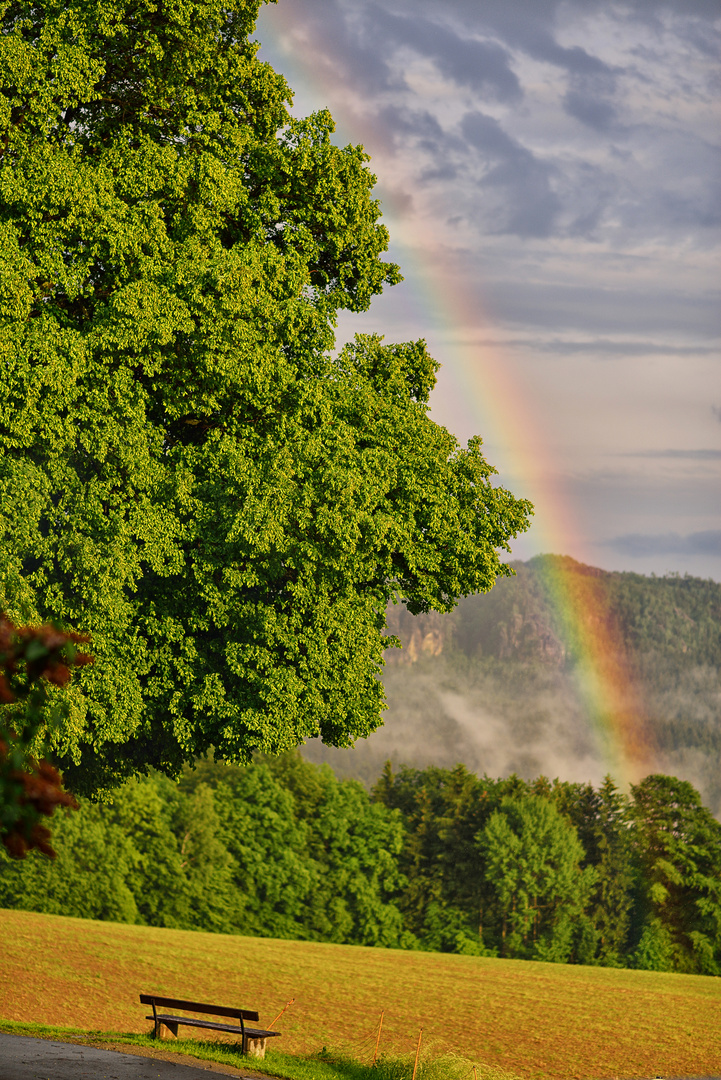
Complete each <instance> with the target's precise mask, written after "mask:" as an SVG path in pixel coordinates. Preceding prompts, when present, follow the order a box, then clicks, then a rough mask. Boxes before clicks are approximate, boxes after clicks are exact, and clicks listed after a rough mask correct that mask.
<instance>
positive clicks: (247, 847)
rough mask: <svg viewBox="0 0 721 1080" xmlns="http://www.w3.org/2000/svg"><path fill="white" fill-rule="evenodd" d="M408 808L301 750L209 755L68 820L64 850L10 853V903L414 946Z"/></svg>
mask: <svg viewBox="0 0 721 1080" xmlns="http://www.w3.org/2000/svg"><path fill="white" fill-rule="evenodd" d="M403 836H404V830H403V826H402V823H401V821H400V817H399V815H398V814H396V813H394V812H392V811H389V810H387V809H385V807H383V806H381V805H380V804H377V803H372V802H371V800H370V798H369V796H368V794H367V792H366V791H365V790H364V789H363V788H362V787H361V785H360V784H357V783H355V782H354V781H345V782H339V781H337V780H336V778H335V777H334V776H333V774H332V773H331V771H330V769H327V768H324V769H316V768H314V767H313V766H311V765H308V764H306V763H305V762H303V761H301V760H300V759H296V758H295V757H294V756H291V757H290V758H288V759H284V758H281V759H278V760H274V761H272V762H271V763H259V764H256V765H251V766H248V767H246V768H240V767H236V766H221V765H216V764H214V763H213V762H211V761H207V760H206V761H201V762H200V763H199V765H198V768H197V769H196V770H194V771H190V770H188V771H187V772H186V773H184V775H183V779H182V782H181V784H180V785H177V784H173V783H172V782H171V781H170V780H168V779H167V777H164V776H162V775H157V774H156V775H154V776H152V777H148V778H145V779H143V780H133V781H130V782H129V783H127V784H126V785H125V786H124V787H123V788H121V789H120V790H119V791H118V792H117V793H116V797H115V801H114V803H113V804H111V805H107V804H93V803H90V802H85V803H83V805H82V806H81V809H80V811H79V812H77V813H76V814H74V815H71V816H70V817H67V816H63V817H62V818H61V819H60V821H59V822H58V826H57V829H56V835H55V842H56V844H57V850H58V858H57V862H56V863H51V862H50V861H48V860H47V859H43V858H39V857H38V858H30V859H28V860H27V863H26V864H23V865H22V866H15V865H13V863H12V862H11V860H10V859H8V858H5V859H3V860H2V861H1V862H0V907H19V908H28V909H30V910H34V911H45V912H48V913H51V914H66V915H76V916H79V917H85V918H97V919H111V920H117V921H123V922H137V923H142V924H146V925H150V926H166V927H173V928H187V929H203V930H211V931H215V932H219V933H241V934H250V935H258V936H267V937H276V938H300V939H307V940H318V941H336V942H351V943H355V944H359V945H381V946H390V947H413V946H414V945H415V939H414V937H413V935H412V934H410V933H408V931H407V930H405V929H404V926H403V919H402V915H401V913H400V911H399V909H398V908H397V907H396V905H395V904H394V903H393V900H394V898H395V896H396V894H397V893H398V891H399V890H400V889H401V888H402V887H403V886H404V885H405V879H404V878H403V877H402V875H401V873H400V872H399V868H398V862H397V860H398V855H399V853H400V850H401V847H402V844H403Z"/></svg>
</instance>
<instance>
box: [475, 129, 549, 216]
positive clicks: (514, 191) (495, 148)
mask: <svg viewBox="0 0 721 1080" xmlns="http://www.w3.org/2000/svg"><path fill="white" fill-rule="evenodd" d="M461 131H462V133H463V135H464V137H465V139H466V141H467V143H468V144H469V145H470V146H472V147H473V148H474V149H475V150H476V151H477V153H478V156H479V157H480V158H481V160H482V162H483V164H484V165H485V166H486V167H487V168H486V171H485V173H484V174H483V176H482V177H481V179H480V180H479V181H478V183H479V186H481V187H485V188H498V189H500V190H501V192H502V193H503V199H504V202H505V204H506V206H505V220H502V221H500V222H497V223H496V224H495V225H494V226H491V227H490V229H489V231H491V232H493V233H496V234H503V233H515V234H516V235H518V236H548V235H549V234H550V232H551V231H552V228H553V224H554V221H555V219H556V216H557V215H558V213H559V211H560V208H561V207H560V202H559V199H558V196H557V195H556V194H555V192H554V191H553V190H552V187H551V176H552V174H553V169H552V168H551V167H550V166H549V165H548V164H546V162H544V161H541V160H539V159H538V158H537V157H535V156H534V154H533V153H531V151H530V150H528V149H527V148H526V147H525V146H523V145H521V143H520V142H518V141H517V140H516V139H513V138H511V136H510V135H508V134H507V133H506V132H505V131H504V130H503V128H502V127H501V125H500V123H499V122H498V120H496V119H495V118H494V117H492V116H487V115H485V114H484V113H481V112H477V111H472V112H467V113H466V114H465V116H464V117H463V119H462V121H461Z"/></svg>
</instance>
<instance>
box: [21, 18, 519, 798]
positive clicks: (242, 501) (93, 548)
mask: <svg viewBox="0 0 721 1080" xmlns="http://www.w3.org/2000/svg"><path fill="white" fill-rule="evenodd" d="M259 6H260V0H223V2H220V0H173V2H172V3H162V4H161V3H160V2H159V0H50V2H47V3H44V2H32V0H30V2H26V0H24V2H22V3H14V2H10V3H8V2H4V3H0V12H2V34H1V35H0V73H1V76H2V79H1V82H2V92H1V93H0V129H1V130H0V155H1V157H0V369H1V370H0V445H1V451H0V565H1V566H2V582H1V588H0V606H2V607H4V608H5V609H6V610H7V611H8V612H9V613H10V614H11V615H13V616H14V617H15V618H16V619H17V620H19V621H23V622H29V621H34V620H46V619H53V620H56V621H59V622H60V623H61V624H64V625H67V626H69V627H72V628H73V629H76V630H82V631H83V632H89V633H90V634H91V635H92V641H93V650H94V653H95V655H96V662H95V664H94V666H93V667H92V668H87V669H86V670H85V671H84V672H83V673H82V677H81V678H79V679H78V680H77V683H76V684H75V686H74V688H73V689H72V691H71V690H65V691H63V692H62V693H63V695H64V704H65V709H66V722H65V725H64V727H63V728H62V733H61V736H60V737H59V740H58V741H57V744H56V747H55V752H56V757H57V760H58V761H59V763H60V764H61V765H63V767H64V768H65V772H66V780H67V781H68V782H69V783H70V785H71V786H72V787H74V788H75V789H76V790H80V791H82V790H92V789H93V788H97V787H98V786H102V785H108V784H114V783H117V782H118V781H119V780H120V779H122V778H123V777H124V776H127V775H129V774H131V773H133V772H135V771H138V770H140V771H142V770H143V769H144V768H146V767H147V766H148V765H149V764H150V765H154V766H156V767H158V768H160V769H163V770H165V771H167V772H169V773H171V774H172V773H174V772H177V770H178V769H179V768H180V766H181V765H182V762H183V761H187V760H190V759H191V758H193V757H194V756H195V755H196V754H198V753H202V752H204V751H205V750H207V749H208V748H209V747H214V748H215V750H216V752H217V753H219V754H220V755H222V756H224V757H226V758H228V759H233V760H237V761H245V760H247V759H248V757H249V755H250V754H252V752H253V751H256V750H262V751H267V752H279V751H281V750H283V749H285V748H288V747H290V746H293V745H295V744H297V743H298V742H299V741H302V740H304V739H306V738H309V737H311V736H315V735H317V734H319V733H320V734H321V735H322V737H323V738H324V739H325V740H326V741H327V742H330V743H332V744H334V745H347V744H349V743H350V742H352V740H353V739H354V738H356V737H357V736H359V735H366V734H368V733H369V732H370V731H372V730H373V729H374V728H375V727H376V726H377V725H378V724H379V722H380V712H381V708H382V687H381V685H380V683H379V682H378V679H377V675H378V672H379V670H380V666H381V662H382V661H381V657H382V650H383V647H384V644H387V642H384V640H383V636H382V633H383V628H384V611H385V608H386V605H387V603H388V602H389V600H390V599H391V598H394V597H398V598H401V599H403V600H405V602H406V603H407V604H408V607H409V608H410V610H411V611H413V612H421V611H426V610H428V609H431V608H433V609H436V610H447V609H449V608H450V607H451V606H452V604H453V602H454V598H455V597H457V596H459V595H462V594H467V593H471V592H476V591H480V590H486V589H489V588H490V587H491V586H492V585H493V582H494V581H495V579H496V578H497V576H498V575H499V574H503V573H506V569H505V567H504V566H503V565H502V564H501V562H500V560H499V551H503V550H508V543H509V539H510V538H511V537H513V536H515V535H516V534H517V532H518V531H520V530H523V529H525V528H526V527H527V523H528V515H529V513H530V506H529V504H528V503H526V502H524V501H522V500H517V499H515V498H514V497H513V496H512V495H511V494H510V493H509V492H507V491H505V490H503V489H501V488H498V487H494V486H493V483H492V473H493V472H494V470H493V469H492V468H491V467H490V466H489V465H488V464H487V462H486V461H485V460H484V457H483V455H482V453H481V449H480V441H479V440H474V441H472V442H471V443H470V444H469V445H468V448H467V449H462V448H460V447H459V446H458V444H457V442H456V440H455V439H454V438H453V436H452V435H451V434H449V432H448V431H446V430H445V429H443V428H442V427H439V426H438V425H436V424H434V423H433V422H432V421H431V420H430V418H429V416H428V411H427V410H428V397H429V394H430V391H431V389H432V387H433V385H434V381H435V373H436V365H435V363H434V362H433V360H432V359H431V358H430V356H429V355H428V353H427V351H426V348H425V345H424V343H423V342H415V343H407V344H400V345H384V344H383V342H382V341H381V340H380V339H379V338H376V337H372V336H371V337H359V338H357V339H356V340H355V342H354V343H352V344H350V345H347V346H346V347H345V348H343V349H342V350H341V351H340V352H339V353H336V352H335V351H334V344H335V343H334V325H335V317H336V312H337V311H338V309H340V308H346V309H351V310H353V311H361V310H365V309H366V308H367V307H368V305H369V303H370V300H371V298H372V297H373V296H374V295H375V294H377V293H379V292H380V291H381V290H382V288H383V286H384V285H385V284H393V283H395V282H397V281H398V280H400V275H399V271H398V268H397V267H396V266H395V265H393V264H392V263H388V262H384V261H383V259H382V258H381V254H382V252H383V251H384V250H385V249H386V246H387V233H386V230H385V228H384V227H383V226H382V225H380V224H379V216H380V209H379V206H378V203H377V202H376V201H375V200H374V199H373V198H372V195H371V191H372V186H373V183H374V177H373V176H372V175H371V173H370V172H369V171H368V168H367V166H366V160H367V159H366V155H365V154H364V152H363V150H362V148H361V147H353V146H347V147H345V148H339V147H338V146H336V145H335V144H334V143H333V142H332V140H331V134H332V131H333V123H332V120H331V117H330V116H329V114H328V113H327V112H320V113H318V114H315V115H313V116H311V117H310V118H308V119H306V120H296V119H293V118H291V116H290V114H289V112H288V107H289V103H290V100H291V94H290V91H289V89H288V86H287V85H286V83H285V81H284V79H283V78H282V77H281V76H279V75H278V74H277V73H275V72H274V71H273V70H272V69H271V68H270V67H269V66H268V65H267V64H264V63H261V62H260V61H259V60H258V58H257V55H256V53H257V45H256V44H255V43H253V42H252V41H251V40H250V37H249V35H250V34H251V33H252V31H253V27H254V19H255V17H256V15H257V11H258V8H259Z"/></svg>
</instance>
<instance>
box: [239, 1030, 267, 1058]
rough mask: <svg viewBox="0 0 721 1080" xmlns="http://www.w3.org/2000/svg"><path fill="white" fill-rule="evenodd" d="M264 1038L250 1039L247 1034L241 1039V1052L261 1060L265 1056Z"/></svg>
mask: <svg viewBox="0 0 721 1080" xmlns="http://www.w3.org/2000/svg"><path fill="white" fill-rule="evenodd" d="M266 1041H267V1040H266V1039H251V1038H250V1037H249V1036H248V1035H246V1036H245V1038H244V1039H243V1053H244V1054H247V1055H248V1057H254V1058H259V1059H260V1060H262V1059H263V1058H264V1057H265V1044H266Z"/></svg>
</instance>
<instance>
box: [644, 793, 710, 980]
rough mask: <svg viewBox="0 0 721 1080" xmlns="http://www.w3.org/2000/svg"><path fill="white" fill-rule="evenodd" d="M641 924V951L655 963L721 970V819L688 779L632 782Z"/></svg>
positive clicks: (675, 967) (653, 967)
mask: <svg viewBox="0 0 721 1080" xmlns="http://www.w3.org/2000/svg"><path fill="white" fill-rule="evenodd" d="M632 793H633V821H634V826H635V828H634V834H635V835H634V845H635V848H636V853H637V858H638V863H639V868H640V882H639V886H640V894H641V895H640V905H639V912H640V913H642V915H643V919H644V926H643V931H642V933H641V936H640V940H639V944H638V947H637V949H636V953H635V962H636V964H637V965H638V966H639V967H649V968H650V969H651V970H654V971H689V972H694V973H696V972H698V973H700V974H704V975H719V974H721V825H719V823H718V821H716V819H715V818H713V817H712V816H711V814H710V813H709V812H708V810H707V809H706V808H705V807H704V806H702V805H701V799H700V797H699V794H698V792H697V791H696V790H695V789H694V788H693V787H692V785H691V784H689V783H688V782H686V781H684V780H677V779H676V778H675V777H671V776H658V775H655V776H647V777H646V779H645V780H643V781H642V782H641V783H640V784H638V785H636V786H635V787H633V788H632Z"/></svg>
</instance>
